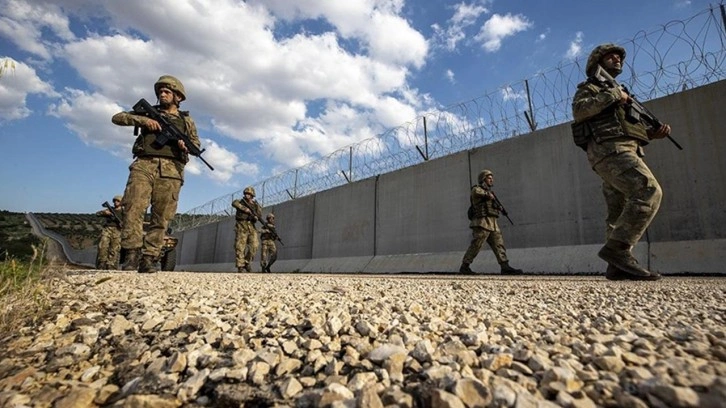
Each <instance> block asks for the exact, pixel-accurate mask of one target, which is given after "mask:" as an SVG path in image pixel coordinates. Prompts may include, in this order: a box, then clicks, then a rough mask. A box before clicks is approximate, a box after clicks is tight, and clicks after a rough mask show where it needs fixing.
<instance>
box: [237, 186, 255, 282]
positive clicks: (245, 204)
mask: <svg viewBox="0 0 726 408" xmlns="http://www.w3.org/2000/svg"><path fill="white" fill-rule="evenodd" d="M242 193H243V197H242V199H240V200H234V201H232V207H234V208H235V209H236V210H237V213H236V215H235V219H236V220H237V223H236V225H235V245H234V249H235V264H236V266H237V272H239V273H242V272H252V266H251V265H252V261H253V260H254V259H255V253H256V252H257V248H258V247H259V246H260V242H259V239H258V237H257V230H256V229H255V222H257V220H259V219H260V218H262V206H261V205H260V204H259V203H258V202H257V200H255V189H254V188H253V187H247V188H245V189H244V191H243V192H242Z"/></svg>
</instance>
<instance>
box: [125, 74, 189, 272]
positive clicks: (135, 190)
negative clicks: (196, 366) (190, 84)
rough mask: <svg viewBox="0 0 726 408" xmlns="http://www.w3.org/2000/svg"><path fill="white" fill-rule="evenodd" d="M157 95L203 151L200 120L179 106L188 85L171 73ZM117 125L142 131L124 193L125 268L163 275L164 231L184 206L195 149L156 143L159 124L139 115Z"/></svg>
mask: <svg viewBox="0 0 726 408" xmlns="http://www.w3.org/2000/svg"><path fill="white" fill-rule="evenodd" d="M154 92H155V93H156V97H157V98H158V100H159V105H158V106H156V109H158V110H159V111H160V112H161V114H162V115H164V116H165V117H167V118H168V119H169V121H170V122H171V123H173V124H174V126H176V127H177V128H178V129H179V130H180V131H181V132H184V133H185V134H186V135H187V136H188V137H189V139H190V140H191V141H192V143H194V145H195V146H196V147H199V145H200V143H199V136H198V135H197V127H196V125H195V124H194V120H193V119H192V118H191V116H189V112H186V111H180V110H179V105H180V104H181V102H182V101H184V100H185V99H186V92H185V91H184V86H183V85H182V83H181V82H180V81H179V80H178V79H176V78H175V77H173V76H171V75H162V76H161V77H160V78H159V80H158V81H156V83H155V84H154ZM111 121H112V122H113V123H114V124H116V125H119V126H136V127H137V129H138V128H140V129H141V134H140V135H139V136H138V137H137V138H136V141H135V142H134V146H133V149H132V153H133V155H134V158H136V160H134V162H133V163H132V164H131V166H129V170H130V172H129V178H128V181H127V182H126V191H125V192H124V207H125V210H126V212H125V217H124V226H123V231H122V233H121V246H122V247H123V248H124V249H125V250H126V251H127V259H126V264H124V266H123V269H124V270H138V271H139V272H140V273H153V272H157V271H158V268H157V267H156V262H157V260H158V258H159V256H160V253H161V247H162V245H163V243H164V232H165V231H166V229H167V227H168V224H169V221H170V220H171V219H172V217H174V215H175V214H176V208H177V204H178V203H179V192H180V190H181V186H182V184H183V183H184V166H185V165H186V163H187V162H188V161H189V154H188V153H189V150H188V147H187V146H186V145H185V144H184V141H182V140H169V141H168V142H167V143H165V144H163V145H159V144H158V143H156V136H157V134H158V132H159V131H160V130H161V125H160V124H159V122H157V121H155V120H153V119H150V118H148V117H146V116H143V115H138V114H136V113H134V112H133V111H131V112H120V113H117V114H115V115H114V116H113V118H111ZM149 203H151V218H150V220H149V227H148V232H147V233H146V234H144V231H143V222H144V214H145V213H146V209H147V207H148V206H149Z"/></svg>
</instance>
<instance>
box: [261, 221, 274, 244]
mask: <svg viewBox="0 0 726 408" xmlns="http://www.w3.org/2000/svg"><path fill="white" fill-rule="evenodd" d="M267 225H269V226H270V227H272V228H275V226H274V225H273V224H272V223H269V222H268V223H267ZM260 239H261V240H263V241H268V240H269V241H274V240H275V236H274V235H273V234H272V231H271V230H270V229H269V228H267V227H262V232H261V233H260Z"/></svg>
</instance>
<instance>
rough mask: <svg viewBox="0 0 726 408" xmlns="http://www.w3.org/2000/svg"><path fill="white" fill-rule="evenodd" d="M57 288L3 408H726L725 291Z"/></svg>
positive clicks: (700, 283) (300, 277) (270, 277)
mask: <svg viewBox="0 0 726 408" xmlns="http://www.w3.org/2000/svg"><path fill="white" fill-rule="evenodd" d="M50 289H51V291H50V296H51V297H52V302H53V307H52V310H51V312H50V313H49V314H48V315H47V316H46V317H44V319H43V320H41V321H39V323H38V325H37V326H27V327H22V328H19V330H18V331H17V333H15V334H12V335H9V336H8V337H5V338H4V339H2V340H0V350H2V351H0V406H6V405H9V406H13V403H15V404H27V405H30V406H52V405H53V404H57V405H56V406H74V407H76V406H77V407H83V406H100V405H109V406H142V405H143V404H147V405H143V406H169V407H171V406H198V405H206V406H239V405H241V404H246V406H275V404H277V406H303V407H304V406H310V407H312V406H340V407H342V406H358V407H382V406H387V405H388V406H401V407H407V406H408V407H413V406H437V407H463V406H500V407H502V406H503V407H514V406H518V407H522V406H536V404H539V405H538V406H544V407H546V406H557V405H555V404H558V405H561V406H575V407H592V406H630V407H645V406H667V405H663V403H664V402H667V403H668V405H670V406H679V407H697V406H698V407H709V406H710V407H716V406H719V404H721V403H722V401H724V400H726V301H725V300H726V280H724V279H723V278H692V277H688V278H685V277H684V278H681V277H677V278H675V277H666V278H664V279H662V280H661V281H658V282H609V281H606V280H605V279H604V278H602V277H547V276H525V277H500V276H475V277H460V276H452V277H449V276H428V275H427V276H419V275H397V276H388V275H371V276H359V275H308V274H232V273H229V274H224V273H188V272H162V273H157V274H152V275H142V274H137V273H126V272H123V273H122V272H117V273H107V272H104V273H100V272H94V273H89V272H87V271H71V272H70V273H69V274H67V275H66V277H65V278H64V279H59V280H56V281H54V282H53V285H52V287H51V288H50ZM336 401H340V402H336ZM124 404H127V405H124Z"/></svg>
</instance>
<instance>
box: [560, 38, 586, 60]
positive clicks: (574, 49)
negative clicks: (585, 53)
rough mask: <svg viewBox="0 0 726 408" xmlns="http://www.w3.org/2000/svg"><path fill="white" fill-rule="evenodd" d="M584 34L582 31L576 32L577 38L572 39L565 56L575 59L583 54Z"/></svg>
mask: <svg viewBox="0 0 726 408" xmlns="http://www.w3.org/2000/svg"><path fill="white" fill-rule="evenodd" d="M584 36H585V35H584V34H583V33H582V31H578V32H577V33H575V39H574V40H572V41H570V47H569V48H568V49H567V52H566V53H565V58H567V59H573V60H574V59H575V58H577V57H579V56H580V55H581V54H582V40H583V38H584Z"/></svg>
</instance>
